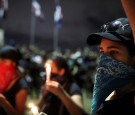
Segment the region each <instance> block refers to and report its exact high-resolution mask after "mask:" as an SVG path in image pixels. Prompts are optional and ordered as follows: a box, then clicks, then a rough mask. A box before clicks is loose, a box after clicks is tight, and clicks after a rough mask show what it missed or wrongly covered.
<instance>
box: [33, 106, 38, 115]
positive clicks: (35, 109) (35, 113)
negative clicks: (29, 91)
mask: <svg viewBox="0 0 135 115" xmlns="http://www.w3.org/2000/svg"><path fill="white" fill-rule="evenodd" d="M31 111H32V113H33V115H39V112H38V107H37V106H33V107H32V108H31Z"/></svg>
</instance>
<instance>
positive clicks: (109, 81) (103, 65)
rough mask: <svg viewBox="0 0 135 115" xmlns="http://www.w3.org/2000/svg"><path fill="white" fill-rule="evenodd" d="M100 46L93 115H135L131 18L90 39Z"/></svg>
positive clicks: (134, 51) (104, 27) (134, 47)
mask: <svg viewBox="0 0 135 115" xmlns="http://www.w3.org/2000/svg"><path fill="white" fill-rule="evenodd" d="M87 43H88V45H90V46H91V45H99V50H100V53H101V56H100V58H99V63H98V66H97V71H96V75H95V83H94V89H93V98H92V104H91V115H117V114H118V115H122V114H123V113H124V115H135V101H134V100H135V45H134V42H133V35H132V31H131V28H130V25H129V22H128V19H127V18H119V19H116V20H114V21H112V22H108V23H106V24H104V25H102V26H101V28H100V30H99V31H98V32H97V33H92V34H91V35H89V36H88V38H87Z"/></svg>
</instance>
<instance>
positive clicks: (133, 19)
mask: <svg viewBox="0 0 135 115" xmlns="http://www.w3.org/2000/svg"><path fill="white" fill-rule="evenodd" d="M121 3H122V5H123V8H124V11H125V13H126V15H127V18H128V20H129V23H130V25H131V29H132V31H133V36H134V44H135V0H121Z"/></svg>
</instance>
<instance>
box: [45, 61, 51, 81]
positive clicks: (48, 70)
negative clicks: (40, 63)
mask: <svg viewBox="0 0 135 115" xmlns="http://www.w3.org/2000/svg"><path fill="white" fill-rule="evenodd" d="M50 75H51V66H50V64H49V63H47V64H46V81H48V80H50Z"/></svg>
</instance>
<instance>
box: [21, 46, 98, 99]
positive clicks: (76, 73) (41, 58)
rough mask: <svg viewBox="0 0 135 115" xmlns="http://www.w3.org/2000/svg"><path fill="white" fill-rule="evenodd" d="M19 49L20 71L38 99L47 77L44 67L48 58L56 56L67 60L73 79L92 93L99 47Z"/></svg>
mask: <svg viewBox="0 0 135 115" xmlns="http://www.w3.org/2000/svg"><path fill="white" fill-rule="evenodd" d="M19 49H20V51H21V53H22V56H23V58H22V60H21V61H20V64H19V65H20V70H21V71H22V73H23V74H24V75H23V76H24V77H25V79H26V81H27V82H28V84H29V87H30V90H29V93H31V91H33V90H34V92H35V93H36V96H37V97H38V96H39V95H40V87H41V85H42V83H44V79H45V75H46V73H45V70H44V68H43V65H44V63H45V62H46V60H47V59H48V58H50V57H53V56H56V55H62V56H64V57H65V58H66V60H67V64H68V66H69V68H70V71H71V73H72V76H73V79H74V80H75V81H76V82H77V84H78V85H79V86H80V87H81V88H82V89H86V90H87V91H89V92H92V89H93V81H94V74H95V68H96V66H97V59H98V56H99V52H98V50H97V47H91V48H90V47H85V48H84V49H76V50H70V49H66V50H64V51H63V50H61V49H58V50H55V51H46V50H45V49H44V50H41V49H39V48H38V47H31V48H29V47H27V46H25V45H24V46H21V47H19Z"/></svg>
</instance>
